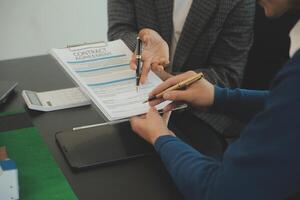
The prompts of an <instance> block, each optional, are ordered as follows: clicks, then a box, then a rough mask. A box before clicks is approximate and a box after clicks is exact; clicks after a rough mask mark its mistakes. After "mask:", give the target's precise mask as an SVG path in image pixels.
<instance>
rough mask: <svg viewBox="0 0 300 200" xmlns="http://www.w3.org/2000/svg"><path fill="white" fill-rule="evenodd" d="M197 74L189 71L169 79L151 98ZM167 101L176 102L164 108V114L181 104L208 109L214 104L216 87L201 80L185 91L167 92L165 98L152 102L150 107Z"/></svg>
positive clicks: (153, 92)
mask: <svg viewBox="0 0 300 200" xmlns="http://www.w3.org/2000/svg"><path fill="white" fill-rule="evenodd" d="M195 74H196V72H193V71H188V72H185V73H183V74H180V75H177V76H173V77H171V78H169V79H167V80H166V81H165V82H163V83H162V84H160V85H159V86H157V87H156V88H155V89H154V90H153V91H152V92H151V93H150V94H149V96H150V97H152V96H155V95H157V94H159V93H160V92H162V91H164V90H165V89H167V88H169V87H171V86H173V85H175V84H177V83H179V82H181V81H183V80H186V79H187V78H190V77H192V76H194V75H195ZM165 100H171V101H174V102H173V103H171V104H169V105H167V106H166V107H165V108H164V112H168V111H170V110H172V109H174V108H175V107H177V106H178V104H181V103H183V102H184V103H187V104H190V105H191V106H193V107H197V108H199V109H203V108H207V107H209V106H211V105H213V103H214V85H212V84H211V83H210V82H208V81H207V80H205V79H204V78H202V79H201V80H199V81H197V82H195V83H193V84H192V85H190V86H189V87H188V88H187V89H185V90H174V91H170V92H167V93H166V94H164V96H163V98H161V99H156V100H153V101H151V102H149V104H150V106H155V105H158V104H160V103H161V102H163V101H165Z"/></svg>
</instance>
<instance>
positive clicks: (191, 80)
mask: <svg viewBox="0 0 300 200" xmlns="http://www.w3.org/2000/svg"><path fill="white" fill-rule="evenodd" d="M203 77H204V75H203V73H202V72H200V73H198V74H196V75H194V76H192V77H190V78H188V79H186V80H184V81H181V82H179V83H177V84H176V85H173V86H171V87H169V88H167V89H166V90H164V91H162V92H161V93H159V94H157V95H155V96H153V97H150V98H149V99H148V100H146V101H144V103H147V102H149V101H153V100H155V99H160V98H162V97H163V96H164V94H165V93H167V92H170V91H173V90H180V89H183V88H186V87H188V86H189V85H191V84H193V83H195V82H196V81H198V80H200V79H202V78H203Z"/></svg>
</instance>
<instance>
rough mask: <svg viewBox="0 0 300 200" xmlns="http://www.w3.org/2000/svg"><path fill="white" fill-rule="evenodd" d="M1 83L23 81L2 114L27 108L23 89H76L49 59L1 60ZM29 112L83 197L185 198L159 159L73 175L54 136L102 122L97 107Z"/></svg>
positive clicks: (76, 189)
mask: <svg viewBox="0 0 300 200" xmlns="http://www.w3.org/2000/svg"><path fill="white" fill-rule="evenodd" d="M0 80H14V81H17V82H19V86H18V87H17V89H16V91H17V94H16V95H15V96H13V98H12V99H10V100H9V101H8V103H7V104H6V105H5V107H1V108H0V112H7V111H15V110H19V109H24V108H25V104H24V101H23V99H22V97H21V95H20V93H21V91H22V90H23V89H27V90H33V91H47V90H55V89H62V88H68V87H74V84H73V82H72V81H71V80H70V79H69V78H68V77H67V76H66V75H65V74H64V72H63V71H62V69H61V68H60V66H59V65H58V64H57V63H56V61H55V60H54V59H53V58H52V57H50V56H38V57H32V58H23V59H16V60H8V61H1V62H0ZM27 112H28V114H29V116H30V117H31V119H32V121H33V123H34V125H35V126H36V127H37V128H38V129H39V131H40V133H41V134H42V137H43V139H44V140H45V142H46V144H47V145H48V147H49V149H50V152H51V153H52V155H53V156H54V158H55V160H56V162H57V163H58V165H59V166H60V168H61V170H62V171H63V173H64V175H65V177H66V179H67V180H68V181H69V183H70V185H71V187H72V188H73V190H74V192H75V193H76V195H77V197H78V198H79V199H89V200H93V199H95V200H99V199H105V200H106V199H108V200H110V199H116V200H119V199H123V200H126V199H128V200H134V199H139V200H140V199H143V200H147V199H149V200H154V199H155V200H159V199H163V200H166V199H172V200H176V199H182V196H181V195H180V194H179V192H178V191H177V189H176V187H175V185H174V184H173V183H172V180H171V178H170V176H169V175H168V173H167V171H166V170H165V169H164V166H163V164H162V163H161V161H160V159H159V158H158V157H157V156H152V157H145V158H141V159H137V160H130V161H127V162H123V163H119V164H116V165H112V166H107V167H96V168H93V169H88V170H84V171H74V170H73V169H71V168H70V167H69V166H68V164H67V162H66V160H65V159H64V157H63V155H62V153H61V151H60V149H59V148H58V146H57V144H56V142H55V138H54V134H55V133H56V132H57V131H61V130H66V129H71V128H73V127H77V126H83V125H87V124H95V123H101V122H103V121H104V120H103V118H102V117H101V115H100V114H99V113H98V112H97V111H96V110H95V109H94V108H93V106H89V107H81V108H76V109H68V110H61V111H55V112H49V113H42V112H36V111H29V110H27ZM83 116H84V117H83Z"/></svg>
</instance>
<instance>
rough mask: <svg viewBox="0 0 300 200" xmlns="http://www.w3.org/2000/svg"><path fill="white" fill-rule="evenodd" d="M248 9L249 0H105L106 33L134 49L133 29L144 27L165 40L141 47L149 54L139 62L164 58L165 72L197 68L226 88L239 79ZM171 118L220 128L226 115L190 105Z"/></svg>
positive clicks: (250, 16) (251, 10) (248, 35)
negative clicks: (201, 109)
mask: <svg viewBox="0 0 300 200" xmlns="http://www.w3.org/2000/svg"><path fill="white" fill-rule="evenodd" d="M254 15H255V1H254V0H109V1H108V39H109V40H116V39H122V40H123V41H124V42H125V43H126V44H127V46H128V47H129V48H130V49H131V50H132V51H134V49H135V44H136V38H137V36H138V34H139V33H140V32H143V31H144V32H145V31H146V32H148V34H147V37H148V40H149V37H150V40H151V39H152V41H155V42H158V43H165V44H166V45H160V46H161V47H159V48H160V49H159V50H158V49H156V48H152V47H151V44H150V45H149V48H148V49H147V50H148V51H151V49H153V52H151V53H152V54H153V56H152V59H151V58H149V59H148V60H145V59H144V60H143V61H144V65H143V68H144V67H145V63H146V64H147V65H149V66H151V64H152V66H153V65H154V66H155V65H156V66H164V64H167V63H169V61H170V63H171V65H170V67H169V68H170V69H169V68H167V69H166V70H167V71H169V72H171V73H180V72H185V71H188V70H194V71H201V72H203V73H204V75H205V78H206V79H207V80H208V81H210V82H211V83H213V84H218V85H220V86H224V87H231V88H232V87H238V86H240V83H241V81H242V77H243V70H244V67H245V65H246V62H247V56H248V52H249V49H250V48H251V45H252V41H253V21H254ZM151 37H152V38H151ZM155 42H154V43H155ZM146 48H147V47H146ZM162 51H164V52H165V53H164V54H163V55H162V53H161V52H162ZM157 52H159V55H157ZM155 56H156V57H158V58H159V56H160V58H162V59H161V62H160V61H159V59H154V57H155ZM142 57H143V55H142ZM142 59H143V58H142ZM157 63H158V64H157ZM145 71H147V70H145V69H144V70H143V72H142V73H143V74H142V76H145V75H146V74H147V72H145ZM141 81H142V82H144V81H145V80H144V79H143V78H142V80H141ZM191 113H192V114H191ZM199 119H201V120H199ZM174 120H175V121H177V122H176V125H177V126H178V127H179V128H180V129H185V132H189V130H186V128H188V129H190V132H193V130H201V129H206V133H207V132H209V131H208V130H207V129H210V130H211V132H217V133H221V134H223V133H224V132H225V131H226V129H227V128H228V127H230V126H231V124H232V120H231V119H230V118H228V117H226V116H221V115H215V114H214V115H213V114H208V113H199V112H198V111H197V112H196V111H194V110H191V111H186V112H184V113H181V114H180V116H174ZM195 126H197V128H196V127H195ZM199 126H200V129H199ZM201 127H202V128H201ZM198 135H199V134H198ZM200 148H201V147H200Z"/></svg>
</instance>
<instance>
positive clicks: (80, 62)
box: [51, 40, 170, 120]
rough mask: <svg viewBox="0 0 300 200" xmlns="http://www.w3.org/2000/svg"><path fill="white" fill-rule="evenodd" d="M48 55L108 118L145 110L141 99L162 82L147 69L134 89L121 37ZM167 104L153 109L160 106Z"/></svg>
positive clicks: (132, 76) (127, 57)
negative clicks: (145, 79)
mask: <svg viewBox="0 0 300 200" xmlns="http://www.w3.org/2000/svg"><path fill="white" fill-rule="evenodd" d="M51 54H52V55H53V56H54V57H55V58H56V59H57V60H58V61H59V62H60V64H61V65H62V66H63V68H64V69H65V70H66V72H67V73H68V74H69V75H70V76H71V77H72V78H73V79H74V80H75V81H76V83H77V84H78V85H79V86H80V87H81V88H82V89H83V91H85V92H86V94H87V95H88V96H89V97H90V98H91V99H92V100H93V102H94V103H95V104H96V105H97V106H98V108H99V109H100V110H101V111H102V112H103V113H104V114H105V116H106V117H107V118H108V119H109V120H118V119H123V118H129V117H132V116H136V115H140V114H144V113H146V112H147V111H148V109H149V105H148V104H147V103H146V104H144V103H143V101H145V100H146V99H147V98H148V94H149V92H150V91H152V90H153V89H154V88H155V87H156V86H157V85H159V84H160V83H161V82H162V81H161V80H160V78H159V77H157V76H156V75H155V74H154V73H153V72H150V73H149V75H148V80H147V83H146V84H144V85H141V87H140V90H139V92H138V93H137V92H136V87H135V71H133V70H131V69H130V68H129V60H130V57H131V54H132V53H131V51H130V50H129V49H128V47H127V46H126V45H125V44H124V43H123V41H121V40H116V41H113V42H108V43H97V44H92V45H85V46H79V47H74V48H65V49H53V50H52V51H51ZM168 103H170V102H164V103H162V104H160V105H158V106H157V108H158V109H162V108H163V107H164V106H166V105H167V104H168Z"/></svg>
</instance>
